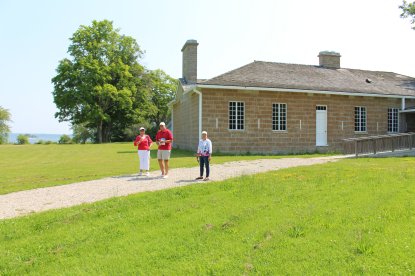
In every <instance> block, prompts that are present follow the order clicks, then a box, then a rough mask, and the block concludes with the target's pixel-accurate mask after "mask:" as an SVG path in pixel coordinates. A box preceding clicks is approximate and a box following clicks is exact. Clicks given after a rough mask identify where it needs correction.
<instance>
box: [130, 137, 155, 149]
mask: <svg viewBox="0 0 415 276" xmlns="http://www.w3.org/2000/svg"><path fill="white" fill-rule="evenodd" d="M140 140H141V136H140V135H138V136H137V137H136V138H135V141H134V146H136V147H137V146H138V150H149V149H150V144H151V143H153V140H151V138H150V136H148V135H146V134H145V135H144V139H143V140H142V141H141V142H140Z"/></svg>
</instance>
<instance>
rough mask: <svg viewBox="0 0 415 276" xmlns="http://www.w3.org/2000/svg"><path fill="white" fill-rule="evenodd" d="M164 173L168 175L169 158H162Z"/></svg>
mask: <svg viewBox="0 0 415 276" xmlns="http://www.w3.org/2000/svg"><path fill="white" fill-rule="evenodd" d="M164 172H165V174H164V175H168V174H169V160H168V159H167V160H164Z"/></svg>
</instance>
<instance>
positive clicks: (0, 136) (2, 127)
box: [0, 106, 11, 144]
mask: <svg viewBox="0 0 415 276" xmlns="http://www.w3.org/2000/svg"><path fill="white" fill-rule="evenodd" d="M9 122H11V116H10V112H9V110H8V109H5V108H3V107H1V106H0V144H4V143H7V140H8V136H9V132H10V126H9Z"/></svg>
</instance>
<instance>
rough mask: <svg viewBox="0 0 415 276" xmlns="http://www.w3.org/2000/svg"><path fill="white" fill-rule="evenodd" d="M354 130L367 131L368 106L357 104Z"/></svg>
mask: <svg viewBox="0 0 415 276" xmlns="http://www.w3.org/2000/svg"><path fill="white" fill-rule="evenodd" d="M354 131H356V132H365V131H367V128H366V107H364V106H355V108H354Z"/></svg>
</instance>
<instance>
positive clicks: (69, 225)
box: [0, 158, 415, 275]
mask: <svg viewBox="0 0 415 276" xmlns="http://www.w3.org/2000/svg"><path fill="white" fill-rule="evenodd" d="M132 161H133V159H132ZM132 161H131V162H132ZM414 168H415V159H414V158H389V159H352V160H341V161H339V162H335V163H328V164H324V165H315V166H307V167H299V168H291V169H284V170H280V171H275V172H269V173H263V174H258V175H254V176H244V177H240V178H235V179H229V180H226V181H223V182H217V183H207V184H200V185H193V186H187V187H182V188H175V189H170V190H165V191H159V192H152V193H142V194H136V195H131V196H127V197H122V198H114V199H109V200H105V201H101V202H97V203H94V204H87V205H82V206H78V207H73V208H68V209H62V210H55V211H48V212H45V213H40V214H34V215H31V216H27V217H22V218H16V219H10V220H2V221H0V275H2V274H4V275H9V274H12V275H21V274H26V273H33V274H39V275H53V274H68V275H90V274H113V275H118V274H144V275H149V274H150V275H188V274H191V275H194V274H218V275H241V274H251V273H258V274H261V275H262V274H267V275H280V274H308V275H321V274H324V275H331V274H347V275H348V274H371V275H380V274H406V275H409V274H414V273H415V227H414V225H415V170H414Z"/></svg>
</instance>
